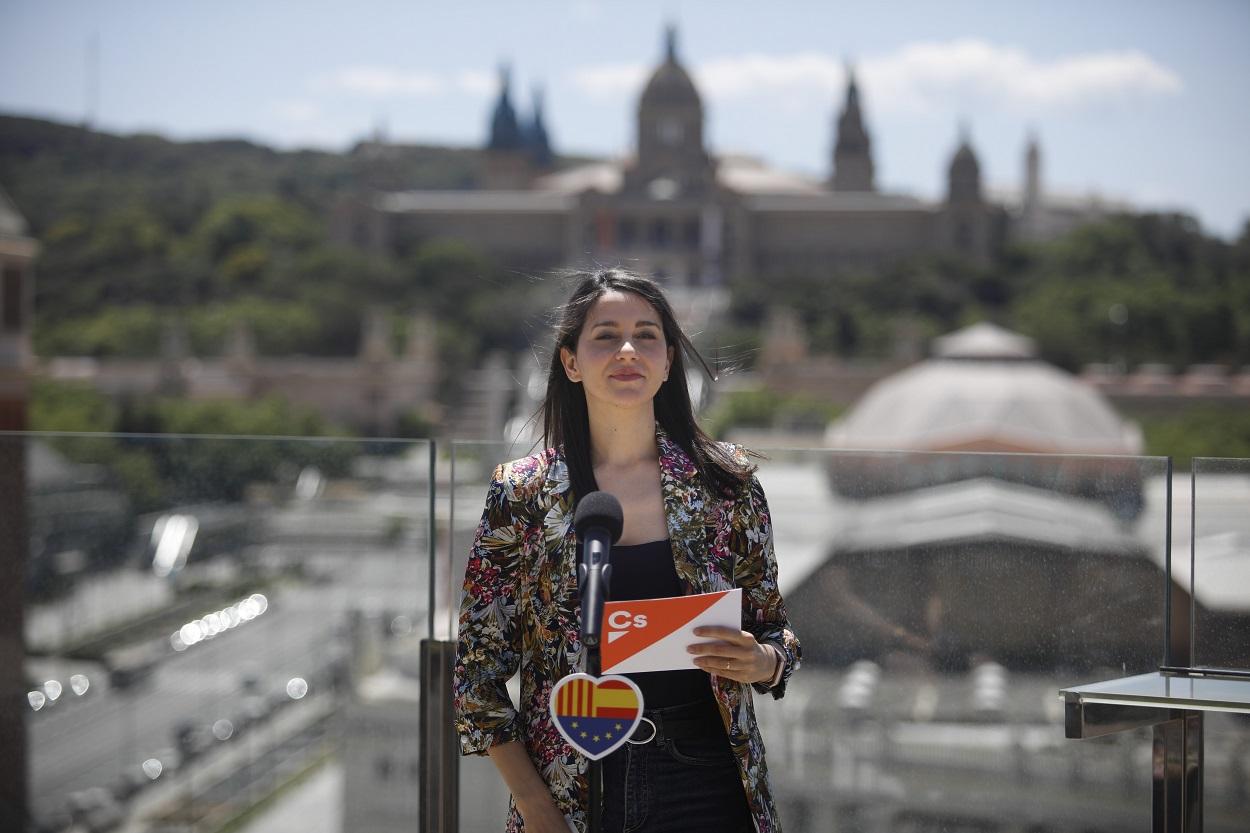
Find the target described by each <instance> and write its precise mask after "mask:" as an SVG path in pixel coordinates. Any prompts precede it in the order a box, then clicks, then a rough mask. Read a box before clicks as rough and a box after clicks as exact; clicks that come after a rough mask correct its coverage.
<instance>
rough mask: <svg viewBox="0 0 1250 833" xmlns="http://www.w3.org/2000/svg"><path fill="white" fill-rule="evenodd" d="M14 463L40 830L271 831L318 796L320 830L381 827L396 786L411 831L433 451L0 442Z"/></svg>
mask: <svg viewBox="0 0 1250 833" xmlns="http://www.w3.org/2000/svg"><path fill="white" fill-rule="evenodd" d="M19 446H20V447H21V448H22V449H23V450H24V452H25V454H24V457H25V483H26V486H25V489H24V494H12V493H6V494H4V495H0V504H2V505H3V509H4V511H5V512H6V513H9V512H14V511H18V510H21V509H23V508H24V509H25V515H26V518H27V519H28V524H29V538H28V543H29V547H28V550H29V551H28V559H27V570H26V573H27V575H26V600H25V639H26V648H27V661H26V680H27V687H28V689H29V698H28V703H29V707H28V708H26V712H27V713H26V717H25V722H26V732H27V741H28V743H27V746H28V749H29V781H30V790H29V794H30V796H31V810H32V812H33V814H34V817H35V819H36V821H37V822H38V824H39V825H40V827H39V829H47V830H60V829H62V828H63V827H64V825H65V824H67V823H68V822H69V821H70V820H75V821H77V822H79V823H81V824H84V825H86V826H88V827H90V829H104V826H103V825H105V824H106V821H107V820H110V819H111V820H113V821H117V822H120V821H121V820H126V819H129V820H131V821H137V820H138V819H139V818H146V819H148V820H149V822H148V824H151V825H153V826H154V827H161V829H174V828H177V829H201V830H208V829H219V828H221V827H222V826H223V825H229V824H231V819H234V818H235V817H236V816H240V815H241V814H244V813H249V814H251V819H250V820H249V822H248V824H249V825H251V826H244V827H242V828H241V829H254V830H258V829H265V828H266V825H267V824H269V823H270V820H269V819H268V817H267V816H266V815H265V813H266V812H269V810H267V809H265V808H264V807H263V806H262V807H260V808H258V809H253V808H256V807H257V805H259V804H261V802H265V801H266V800H267V799H268V798H269V797H271V796H274V795H276V794H278V793H279V792H281V791H285V790H286V788H288V787H291V786H294V785H296V784H299V783H303V782H304V781H305V780H306V779H307V780H308V781H309V782H310V783H313V784H316V785H318V791H317V792H316V793H315V795H316V796H317V797H318V800H319V801H321V805H324V806H321V807H320V809H319V810H318V811H317V815H318V817H326V818H327V819H328V821H327V824H329V825H330V826H326V827H324V828H317V829H325V830H337V829H339V825H338V821H337V820H336V819H339V818H341V819H342V820H343V825H344V827H343V829H361V830H364V829H371V826H370V823H369V819H370V818H373V817H374V816H371V814H376V813H378V812H388V811H395V808H393V807H390V808H388V807H385V806H383V807H382V808H381V809H379V807H378V802H373V801H371V800H370V799H369V798H368V795H369V790H370V789H371V788H373V786H374V785H377V784H380V783H381V782H383V781H388V780H394V779H402V780H403V781H404V782H405V783H406V784H407V785H408V787H409V788H408V789H405V790H403V791H402V794H403V795H404V796H405V798H404V801H405V802H406V803H405V805H404V806H403V807H402V808H399V810H400V811H402V812H404V813H410V814H411V817H412V818H414V819H415V817H416V816H415V812H416V807H415V800H416V799H415V796H416V794H417V767H416V762H417V750H418V748H419V746H418V743H419V739H418V737H417V721H418V710H417V708H416V702H417V691H418V682H417V674H418V644H419V640H420V639H421V638H423V637H424V636H426V635H427V632H426V623H427V622H428V618H427V614H428V611H427V605H428V599H429V587H428V582H429V571H430V562H429V551H430V537H429V536H430V530H431V523H430V521H431V519H430V517H429V496H430V488H431V483H430V477H429V473H430V454H431V451H430V444H429V443H427V442H419V441H418V442H414V441H386V440H369V441H353V440H314V439H295V438H223V437H169V436H159V437H158V436H152V437H133V436H130V437H121V436H106V435H92V436H58V435H33V434H32V435H8V436H3V437H0V447H4V449H5V451H4V455H5V458H6V459H7V460H13V459H16V457H17V455H16V454H14V451H15V449H16V448H17V447H19ZM344 781H350V782H354V783H355V785H356V786H361V787H362V789H355V790H352V789H345V790H344V789H341V787H339V786H337V785H341V784H342V783H343V782H344ZM340 792H342V794H343V795H345V796H346V800H345V801H344V800H343V799H341V798H340ZM353 796H354V797H355V798H353ZM362 796H363V798H362ZM289 806H290V802H276V803H275V804H274V805H273V807H274V809H273V812H276V813H280V812H289V810H283V809H282V808H284V807H289ZM353 820H355V821H353ZM240 821H241V820H240ZM108 823H110V824H111V823H113V822H112V821H109V822H108ZM84 829H85V828H84ZM309 829H312V828H309Z"/></svg>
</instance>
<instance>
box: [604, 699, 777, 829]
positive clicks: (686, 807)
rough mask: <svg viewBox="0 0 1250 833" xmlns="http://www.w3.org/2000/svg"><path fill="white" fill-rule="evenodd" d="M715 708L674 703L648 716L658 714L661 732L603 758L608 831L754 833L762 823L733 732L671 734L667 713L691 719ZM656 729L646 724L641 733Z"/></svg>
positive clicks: (716, 729)
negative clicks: (749, 796) (732, 745)
mask: <svg viewBox="0 0 1250 833" xmlns="http://www.w3.org/2000/svg"><path fill="white" fill-rule="evenodd" d="M709 708H710V709H713V710H715V706H714V705H711V704H705V703H699V704H693V705H689V706H685V705H683V706H673V707H671V708H664V709H656V710H655V711H654V712H650V711H649V712H646V713H645V715H646V716H647V717H649V718H652V719H653V720H655V723H656V728H657V732H656V736H655V737H654V738H653V739H652V740H651V741H649V742H648V743H644V744H626V745H625V746H623V747H621V748H620V749H618V750H616V751H615V752H613V753H612V754H611V755H609V756H608V757H606V758H604V759H603V830H604V833H668V831H672V833H705V832H706V833H738V832H739V831H742V833H750V831H754V829H755V825H754V822H753V821H752V819H751V812H750V809H749V808H748V807H747V800H746V793H745V791H744V790H743V787H742V778H741V776H740V775H739V774H738V764H737V762H736V761H735V760H734V756H733V753H732V752H731V751H730V750H729V739H728V738H726V737H725V730H724V728H723V727H722V726H720V725H719V717H717V718H716V723H714V724H713V725H712V726H711V727H710V731H707V732H703V733H699V734H697V735H696V736H689V733H688V732H685V733H680V734H681V736H680V737H677V738H671V737H668V736H667V735H666V734H665V733H664V730H663V725H664V719H665V718H668V719H670V720H672V719H674V718H679V719H689V718H691V717H695V716H699V715H700V714H706V710H707V709H709ZM649 733H650V727H649V726H648V725H647V724H646V722H643V723H640V724H639V726H638V730H637V732H635V736H641V737H643V738H645V737H646V736H647V735H648V734H649Z"/></svg>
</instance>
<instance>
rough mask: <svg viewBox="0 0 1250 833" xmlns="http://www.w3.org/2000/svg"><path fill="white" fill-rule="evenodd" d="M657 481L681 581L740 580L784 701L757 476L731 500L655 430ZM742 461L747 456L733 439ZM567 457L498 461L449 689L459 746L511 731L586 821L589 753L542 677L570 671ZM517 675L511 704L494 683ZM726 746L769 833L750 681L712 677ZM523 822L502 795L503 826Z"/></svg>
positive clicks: (700, 586) (789, 637)
mask: <svg viewBox="0 0 1250 833" xmlns="http://www.w3.org/2000/svg"><path fill="white" fill-rule="evenodd" d="M657 441H658V445H659V450H660V483H661V490H662V493H663V499H664V511H665V515H666V516H667V520H668V532H669V539H670V541H671V544H672V550H673V560H674V563H675V566H676V568H677V575H678V578H679V579H680V580H681V583H682V586H683V587H684V589H685V591H686V592H687V593H707V592H713V591H717V590H727V589H731V588H733V587H741V588H742V590H743V597H742V598H743V610H742V628H743V630H747V631H750V632H751V633H752V634H754V635H755V637H756V639H757V640H759V641H760V642H762V643H771V644H773V645H775V646H776V647H777V648H778V649H780V651H781V654H782V657H783V660H784V663H785V665H784V669H783V672H782V677H781V681H780V682H779V683H778V684H777V685H776V686H775V687H773V688H771V689H770V688H768V687H767V685H765V684H756V685H755V686H754V688H755V689H756V691H759V692H760V693H765V692H767V693H771V694H772V695H773V696H774V697H781V696H782V695H783V694H784V692H785V687H786V682H787V680H789V678H790V675H791V674H792V673H793V672H794V670H795V669H796V668H798V666H799V642H798V639H797V638H796V637H795V634H794V632H793V631H792V630H791V629H790V625H789V622H788V620H787V617H786V609H785V604H784V602H783V601H782V598H781V594H780V592H779V591H778V589H777V562H776V560H775V558H774V556H773V535H772V522H771V519H770V517H769V512H768V504H767V502H766V501H765V499H764V492H763V489H762V488H761V487H760V484H759V481H758V480H756V478H755V477H751V479H750V481H749V482H748V483H746V484H744V485H743V487H742V488H741V489H740V491H739V493H738V494H737V495H735V496H733V497H731V498H718V497H715V496H713V495H711V494H709V492H708V491H707V490H706V488H705V487H704V485H703V484H702V482H701V480H700V479H699V476H698V471H697V469H696V468H695V465H694V463H693V462H692V461H691V460H690V458H689V457H688V456H687V455H686V453H685V452H684V451H682V449H681V448H680V447H679V446H678V445H677V444H676V443H675V442H673V441H671V440H670V439H669V438H668V437H667V436H666V435H665V434H664V432H663V431H662V430H659V429H657ZM732 450H733V452H734V454H735V455H738V456H739V457H740V458H741V459H742V460H743V462H746V459H745V453H744V452H743V451H742V450H741V449H739V448H736V447H735V448H733V449H732ZM573 509H574V507H573V500H572V492H571V489H570V485H569V476H568V467H567V465H566V463H565V461H564V459H563V458H562V456H561V454H560V451H559V450H557V449H547V450H546V451H542V452H539V453H538V454H534V455H532V456H530V457H526V458H524V459H521V460H515V461H513V462H511V463H505V464H504V465H501V466H499V467H498V468H497V469H496V470H495V473H494V476H493V478H492V480H491V484H490V489H489V492H488V493H487V496H486V509H485V511H484V512H483V514H482V521H481V523H480V524H479V526H478V529H477V534H476V538H475V540H474V542H473V549H472V552H471V553H470V557H469V564H468V568H467V570H466V571H465V579H464V596H463V599H462V602H461V605H460V632H459V643H458V646H457V651H456V666H455V675H454V683H453V685H454V689H455V691H454V696H455V707H456V730H457V732H458V734H459V736H460V748H461V752H462V753H463V754H466V755H467V754H483V753H485V752H486V751H487V750H488V749H489V748H490V747H491V746H494V745H495V744H499V743H506V742H508V741H513V740H519V741H521V742H522V743H524V744H525V748H526V749H527V750H528V752H529V756H530V759H531V760H533V761H534V764H535V767H536V768H537V770H538V772H539V774H540V775H541V776H542V778H543V779H544V780H545V781H546V782H547V785H548V787H549V788H550V789H551V794H552V796H553V797H554V798H555V801H556V805H557V806H558V807H559V808H560V810H561V812H563V813H564V814H565V815H566V817H569V818H572V819H574V820H577V821H578V822H579V823H582V822H584V820H585V817H586V795H587V792H588V786H587V785H588V778H587V763H588V761H587V759H586V758H584V757H582V756H581V755H579V754H577V753H576V752H574V751H573V749H572V748H571V747H570V746H569V745H568V744H567V743H565V741H564V738H562V737H561V736H560V734H559V732H557V730H556V728H555V726H554V725H553V724H552V722H551V717H550V714H549V712H548V709H547V704H548V698H549V697H550V694H551V688H552V686H553V685H554V684H555V683H556V682H557V681H558V680H559V679H560V678H562V677H563V676H565V675H566V674H570V673H574V672H576V671H579V670H581V666H582V659H583V656H582V644H581V640H580V638H579V631H578V612H579V600H578V587H577V561H578V553H577V541H576V535H575V533H574V531H573ZM518 670H519V671H520V673H521V703H520V708H519V710H518V709H516V708H514V707H513V704H512V701H511V699H510V698H509V696H508V693H507V690H506V689H505V683H506V682H507V681H508V679H509V678H510V677H512V675H513V674H515V673H516V672H517V671H518ZM709 681H710V684H711V686H712V691H713V694H714V696H715V698H716V701H717V703H718V704H719V706H720V712H721V718H722V720H724V722H725V729H726V732H727V733H728V736H729V743H730V746H731V748H732V750H733V752H734V755H735V757H736V758H737V762H738V768H739V771H740V774H741V776H742V784H743V787H744V789H745V791H746V796H747V802H748V804H749V806H750V808H751V813H752V815H753V817H754V820H755V828H756V830H757V831H758V833H778V831H780V830H781V825H780V823H779V822H778V819H777V811H776V807H775V806H774V804H773V800H772V795H771V791H770V789H769V784H768V771H767V769H766V768H765V765H764V743H763V740H762V739H761V737H760V733H759V728H758V726H757V725H756V720H755V712H754V709H753V706H752V702H751V688H752V686H746V685H743V684H741V683H738V682H736V681H734V680H729V679H722V678H720V677H717V676H715V675H709ZM523 830H524V823H523V821H522V819H521V817H520V815H519V813H518V812H517V809H516V805H515V803H514V802H513V803H511V806H510V809H509V814H508V821H507V831H508V833H519V832H520V831H523Z"/></svg>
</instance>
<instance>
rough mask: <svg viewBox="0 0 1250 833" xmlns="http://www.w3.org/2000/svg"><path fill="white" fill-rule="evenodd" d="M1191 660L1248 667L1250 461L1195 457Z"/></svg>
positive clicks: (1201, 664) (1216, 665) (1213, 665)
mask: <svg viewBox="0 0 1250 833" xmlns="http://www.w3.org/2000/svg"><path fill="white" fill-rule="evenodd" d="M1193 598H1194V611H1193V617H1194V655H1193V664H1194V665H1195V666H1199V667H1206V668H1234V669H1239V670H1242V671H1250V460H1238V459H1231V458H1212V457H1195V458H1194V460H1193Z"/></svg>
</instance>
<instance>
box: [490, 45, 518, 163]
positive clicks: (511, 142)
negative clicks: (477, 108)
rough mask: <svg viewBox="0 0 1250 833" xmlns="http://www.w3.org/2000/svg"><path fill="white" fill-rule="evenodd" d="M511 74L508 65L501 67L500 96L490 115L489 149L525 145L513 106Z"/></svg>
mask: <svg viewBox="0 0 1250 833" xmlns="http://www.w3.org/2000/svg"><path fill="white" fill-rule="evenodd" d="M510 76H511V73H510V71H509V69H508V67H507V65H503V66H500V67H499V98H498V99H497V100H496V101H495V109H494V111H493V112H492V113H491V117H490V138H489V139H488V140H487V142H486V149H487V150H494V151H516V150H521V149H522V148H524V147H525V138H524V136H523V135H522V134H521V125H520V123H519V122H518V121H517V117H516V110H515V109H513V107H512V95H511V89H510V87H511V77H510Z"/></svg>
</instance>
